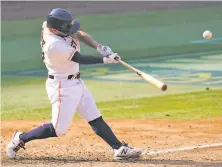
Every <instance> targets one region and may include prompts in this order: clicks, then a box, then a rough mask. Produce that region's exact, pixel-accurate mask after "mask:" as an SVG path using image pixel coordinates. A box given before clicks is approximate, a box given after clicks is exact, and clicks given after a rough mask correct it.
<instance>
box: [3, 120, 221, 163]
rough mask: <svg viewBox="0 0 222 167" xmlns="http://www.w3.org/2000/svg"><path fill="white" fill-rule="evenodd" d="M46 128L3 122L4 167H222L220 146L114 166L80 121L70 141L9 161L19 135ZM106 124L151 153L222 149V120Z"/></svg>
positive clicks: (44, 144) (49, 143) (39, 146)
mask: <svg viewBox="0 0 222 167" xmlns="http://www.w3.org/2000/svg"><path fill="white" fill-rule="evenodd" d="M46 122H47V121H46V120H42V121H26V120H21V121H2V122H1V133H2V140H1V144H2V147H1V154H2V156H1V161H2V166H16V167H20V166H21V167H24V166H27V167H34V166H38V167H41V166H66V167H67V166H68V167H69V166H75V167H84V166H96V167H113V166H115V167H116V166H118V167H125V166H130V167H131V166H132V167H134V166H135V167H143V166H144V167H145V166H151V167H152V166H153V167H154V166H155V167H171V166H173V167H174V166H183V167H190V166H198V167H203V166H204V167H205V166H210V167H211V166H215V167H222V147H221V146H219V147H209V148H202V149H193V150H189V151H179V152H172V153H164V154H159V155H152V156H150V155H143V157H142V158H141V159H137V160H129V161H114V160H113V159H112V158H113V150H112V149H110V147H109V146H108V145H107V144H106V143H105V142H104V141H103V140H101V139H100V138H99V137H97V136H96V135H95V134H94V132H93V131H92V130H91V128H90V126H89V125H88V124H87V123H86V122H85V121H83V120H81V119H74V120H73V123H72V125H71V127H70V128H69V131H68V133H67V134H66V135H65V136H63V137H59V138H50V139H46V140H38V141H33V142H30V143H27V144H26V150H23V149H21V150H20V151H19V152H18V156H17V158H16V159H14V160H10V159H8V158H7V157H6V154H5V148H6V145H7V143H8V141H9V140H10V138H11V136H12V134H13V132H14V131H15V130H21V131H27V130H29V129H31V128H34V127H36V126H39V125H41V124H43V123H46ZM107 122H108V124H109V125H110V126H111V128H112V129H113V131H114V132H115V133H116V135H117V136H118V138H119V139H121V140H122V141H125V142H127V143H128V144H129V145H131V146H134V147H139V148H142V149H144V151H148V152H149V151H156V150H164V149H171V148H181V147H188V146H198V145H204V144H209V145H210V144H213V143H222V128H221V127H222V118H216V119H205V120H189V121H187V120H186V121H181V120H178V121H174V120H145V119H144V120H142V119H124V120H120V119H115V120H113V119H107Z"/></svg>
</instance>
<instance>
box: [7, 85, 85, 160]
mask: <svg viewBox="0 0 222 167" xmlns="http://www.w3.org/2000/svg"><path fill="white" fill-rule="evenodd" d="M56 87H57V88H56ZM82 91H83V89H82V86H81V85H80V84H77V83H75V81H73V82H71V81H67V82H63V83H62V84H61V82H60V83H58V84H55V83H54V84H49V85H48V86H47V92H48V95H49V99H50V100H51V103H52V121H51V123H47V124H43V125H41V126H39V127H37V128H35V129H32V130H31V131H28V132H25V133H21V132H15V134H14V135H13V139H12V140H11V142H10V143H9V144H8V147H7V155H8V156H9V157H10V158H14V157H15V155H16V152H17V151H18V150H19V149H20V148H21V147H23V148H24V145H25V143H27V142H29V141H32V140H36V139H46V138H49V137H57V136H61V135H63V134H65V132H66V131H67V130H68V127H69V126H70V124H71V122H72V118H73V115H74V113H75V110H76V108H77V106H78V104H79V101H80V99H81V96H82Z"/></svg>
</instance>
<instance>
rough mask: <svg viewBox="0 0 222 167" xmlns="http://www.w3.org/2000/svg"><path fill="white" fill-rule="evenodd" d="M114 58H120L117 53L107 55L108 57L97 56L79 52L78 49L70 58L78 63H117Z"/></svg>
mask: <svg viewBox="0 0 222 167" xmlns="http://www.w3.org/2000/svg"><path fill="white" fill-rule="evenodd" d="M116 59H121V58H120V56H119V55H118V54H117V53H113V54H111V55H109V57H97V56H89V55H83V54H80V53H79V52H78V51H76V52H75V53H74V55H73V56H72V58H71V61H74V62H76V63H79V64H103V63H104V64H109V63H118V61H117V60H116Z"/></svg>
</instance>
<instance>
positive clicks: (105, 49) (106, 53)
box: [97, 45, 113, 56]
mask: <svg viewBox="0 0 222 167" xmlns="http://www.w3.org/2000/svg"><path fill="white" fill-rule="evenodd" d="M97 51H98V52H99V53H100V54H101V55H102V56H109V55H111V54H113V51H112V49H111V48H110V47H109V46H105V45H98V46H97Z"/></svg>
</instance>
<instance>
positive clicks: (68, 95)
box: [46, 79, 101, 136]
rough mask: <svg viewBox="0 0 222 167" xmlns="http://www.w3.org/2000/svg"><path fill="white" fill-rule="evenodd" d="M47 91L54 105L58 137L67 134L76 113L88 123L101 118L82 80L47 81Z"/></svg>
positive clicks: (54, 124)
mask: <svg viewBox="0 0 222 167" xmlns="http://www.w3.org/2000/svg"><path fill="white" fill-rule="evenodd" d="M46 90H47V93H48V98H49V100H50V101H51V104H52V124H53V126H54V128H55V131H56V134H57V136H61V135H63V134H65V133H66V132H67V130H68V128H69V126H70V124H71V122H72V119H73V116H74V113H75V112H77V113H78V114H79V115H80V116H81V117H82V118H83V119H85V120H86V121H87V122H89V121H92V120H94V119H96V118H98V117H100V116H101V113H100V111H99V110H98V108H97V106H96V104H95V101H94V99H93V97H92V95H91V93H90V92H89V90H88V88H87V87H86V86H85V84H84V82H83V81H82V80H81V79H74V80H58V79H47V81H46Z"/></svg>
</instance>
